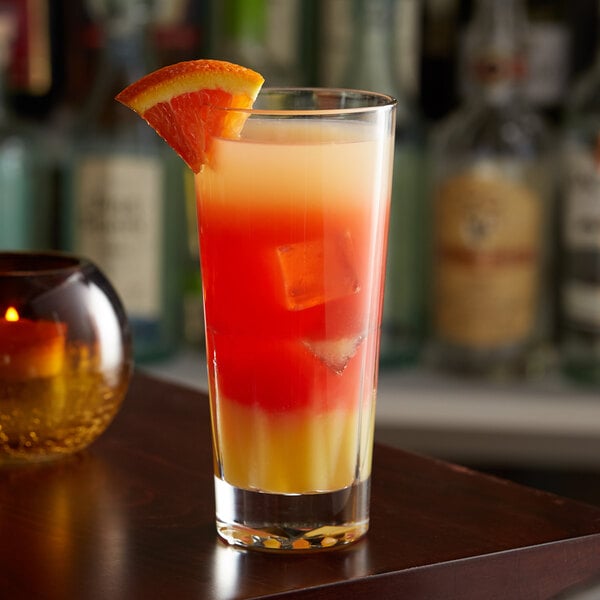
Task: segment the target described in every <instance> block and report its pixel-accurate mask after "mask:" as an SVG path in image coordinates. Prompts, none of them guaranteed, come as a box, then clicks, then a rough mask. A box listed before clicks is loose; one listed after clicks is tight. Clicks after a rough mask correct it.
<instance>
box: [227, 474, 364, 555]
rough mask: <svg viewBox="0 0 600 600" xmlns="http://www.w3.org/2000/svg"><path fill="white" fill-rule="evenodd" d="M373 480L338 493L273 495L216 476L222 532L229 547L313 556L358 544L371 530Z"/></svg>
mask: <svg viewBox="0 0 600 600" xmlns="http://www.w3.org/2000/svg"><path fill="white" fill-rule="evenodd" d="M369 496H370V480H366V481H363V482H359V483H357V484H354V485H352V486H350V487H347V488H344V489H342V490H337V491H334V492H319V493H311V494H269V493H266V492H259V491H251V490H244V489H240V488H236V487H234V486H232V485H230V484H229V483H227V482H225V481H223V480H221V479H219V478H217V477H215V500H216V517H217V532H218V534H219V535H220V536H221V537H222V538H223V539H224V540H225V541H226V542H227V543H229V544H231V545H233V546H239V547H243V548H251V549H256V550H265V551H275V552H290V551H291V552H314V551H319V550H328V549H333V548H339V547H341V546H346V545H348V544H351V543H352V542H355V541H356V540H358V539H359V538H361V537H362V536H363V535H365V533H366V532H367V530H368V528H369Z"/></svg>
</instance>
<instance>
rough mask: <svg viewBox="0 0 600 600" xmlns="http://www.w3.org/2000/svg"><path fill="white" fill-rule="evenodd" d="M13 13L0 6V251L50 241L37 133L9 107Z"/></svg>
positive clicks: (48, 208) (44, 244)
mask: <svg viewBox="0 0 600 600" xmlns="http://www.w3.org/2000/svg"><path fill="white" fill-rule="evenodd" d="M15 33H16V15H15V13H14V12H13V11H12V10H11V9H10V8H6V7H1V8H0V249H2V250H6V249H10V250H32V249H45V248H47V247H48V246H50V245H51V238H52V227H51V224H52V223H51V219H52V212H51V206H50V195H49V180H48V178H47V169H46V162H45V160H44V156H43V153H42V151H41V147H42V145H41V136H38V135H36V133H34V131H33V130H32V128H31V127H29V126H28V125H26V124H25V123H24V122H22V121H21V120H20V119H19V118H17V117H16V116H15V114H14V113H13V112H12V111H11V109H10V106H9V102H8V90H7V78H6V75H7V68H8V64H9V61H10V56H11V51H12V44H13V41H14V37H15Z"/></svg>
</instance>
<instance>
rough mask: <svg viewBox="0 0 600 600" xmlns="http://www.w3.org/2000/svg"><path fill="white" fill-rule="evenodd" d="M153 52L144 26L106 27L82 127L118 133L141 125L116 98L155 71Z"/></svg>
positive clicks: (83, 115)
mask: <svg viewBox="0 0 600 600" xmlns="http://www.w3.org/2000/svg"><path fill="white" fill-rule="evenodd" d="M150 51H151V49H150V48H149V44H148V43H147V39H146V28H145V26H143V25H140V26H136V27H131V28H128V29H124V28H122V27H118V28H115V27H111V26H107V27H105V28H104V29H103V31H102V50H101V54H100V63H99V67H98V71H97V74H96V78H95V80H94V84H93V87H92V89H91V91H90V94H89V96H88V97H89V101H88V104H87V106H86V108H85V109H84V111H83V113H82V118H81V127H83V128H85V129H89V128H92V129H98V130H100V131H103V132H108V131H114V132H118V131H125V130H129V129H131V127H132V126H133V127H135V126H137V125H138V123H137V122H136V121H133V120H132V119H131V115H130V113H129V111H128V110H127V109H125V107H123V106H121V105H120V104H119V103H118V102H116V101H115V100H114V97H115V95H116V94H117V93H118V92H120V91H121V90H122V89H124V88H125V87H126V86H127V85H129V84H130V83H133V82H134V81H136V80H138V79H140V78H141V77H142V76H144V75H146V74H147V73H148V72H149V71H151V70H152V68H153V65H152V64H151V62H150V59H149V57H150V55H151V52H150ZM132 123H134V124H135V125H132ZM142 125H143V124H142Z"/></svg>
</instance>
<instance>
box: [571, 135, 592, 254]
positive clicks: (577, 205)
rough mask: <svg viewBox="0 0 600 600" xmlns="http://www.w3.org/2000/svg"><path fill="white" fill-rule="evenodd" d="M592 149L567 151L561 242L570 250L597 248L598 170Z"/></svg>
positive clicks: (574, 148)
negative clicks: (563, 236)
mask: <svg viewBox="0 0 600 600" xmlns="http://www.w3.org/2000/svg"><path fill="white" fill-rule="evenodd" d="M597 160H598V159H597V158H596V157H595V156H594V155H593V153H592V152H586V151H585V150H584V149H581V148H577V147H575V146H571V147H569V151H568V153H567V160H566V165H567V173H566V182H567V191H566V203H565V214H564V217H565V221H564V227H565V244H566V246H567V248H568V249H570V250H600V169H599V168H598V166H597V162H596V161H597Z"/></svg>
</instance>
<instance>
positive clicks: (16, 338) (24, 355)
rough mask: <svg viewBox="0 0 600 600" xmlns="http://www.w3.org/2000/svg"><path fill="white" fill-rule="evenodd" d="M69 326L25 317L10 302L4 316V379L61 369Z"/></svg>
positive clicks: (0, 343)
mask: <svg viewBox="0 0 600 600" xmlns="http://www.w3.org/2000/svg"><path fill="white" fill-rule="evenodd" d="M66 330H67V326H66V325H65V324H64V323H57V322H54V321H32V320H30V319H22V318H20V316H19V313H18V311H17V309H16V308H14V307H13V306H10V307H9V308H8V309H7V310H6V312H5V314H4V318H3V319H0V380H4V381H23V380H26V379H35V378H38V377H52V376H54V375H57V374H58V373H60V371H61V370H62V368H63V363H64V359H65V336H66Z"/></svg>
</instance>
